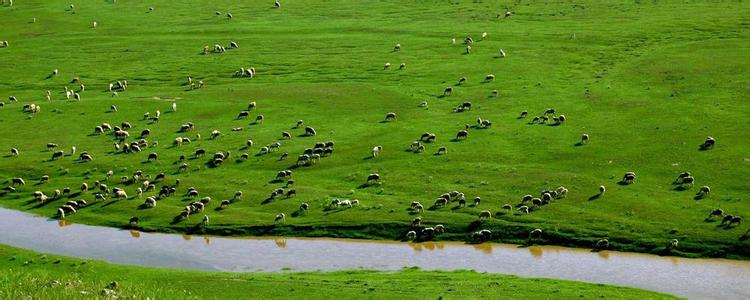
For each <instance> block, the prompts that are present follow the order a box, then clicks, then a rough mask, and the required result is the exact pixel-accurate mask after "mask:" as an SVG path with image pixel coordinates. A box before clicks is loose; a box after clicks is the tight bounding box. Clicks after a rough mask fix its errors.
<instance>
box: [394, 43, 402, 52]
mask: <svg viewBox="0 0 750 300" xmlns="http://www.w3.org/2000/svg"><path fill="white" fill-rule="evenodd" d="M393 51H395V52H398V51H401V44H396V46H394V47H393Z"/></svg>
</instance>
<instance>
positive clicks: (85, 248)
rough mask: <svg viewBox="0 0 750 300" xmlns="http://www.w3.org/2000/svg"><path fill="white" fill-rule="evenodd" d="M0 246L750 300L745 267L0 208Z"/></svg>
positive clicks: (169, 262)
mask: <svg viewBox="0 0 750 300" xmlns="http://www.w3.org/2000/svg"><path fill="white" fill-rule="evenodd" d="M0 228H2V230H0V243H3V244H7V245H12V246H17V247H21V248H27V249H31V250H35V251H39V252H45V253H54V254H61V255H67V256H72V257H79V258H89V259H100V260H104V261H108V262H112V263H118V264H128V265H138V266H154V267H168V268H179V269H196V270H209V271H228V272H277V271H282V270H292V271H316V270H321V271H333V270H347V269H359V268H363V269H374V270H399V269H401V268H404V267H411V266H417V267H420V268H422V269H426V270H456V269H471V270H476V271H480V272H488V273H502V274H513V275H518V276H524V277H547V278H559V279H568V280H577V281H585V282H595V283H606V284H614V285H620V286H629V287H637V288H642V289H648V290H655V291H661V292H665V293H668V294H673V295H678V296H683V297H689V298H699V299H706V298H716V299H750V262H747V261H734V260H725V259H687V258H678V257H660V256H655V255H647V254H636V253H623V252H614V251H602V252H597V253H594V252H591V251H589V250H585V249H573V248H564V247H553V246H544V247H519V246H516V245H505V244H482V245H465V244H461V243H420V244H412V243H398V242H370V241H355V240H336V239H304V238H288V239H284V238H276V239H274V238H257V239H255V238H253V239H243V238H224V237H203V236H183V235H176V234H152V233H140V232H135V231H126V230H118V229H113V228H107V227H95V226H86V225H78V224H63V223H61V222H58V221H56V220H49V219H46V218H42V217H35V216H32V215H28V214H25V213H22V212H18V211H14V210H9V209H4V208H0Z"/></svg>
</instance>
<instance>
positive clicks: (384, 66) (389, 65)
mask: <svg viewBox="0 0 750 300" xmlns="http://www.w3.org/2000/svg"><path fill="white" fill-rule="evenodd" d="M390 67H391V63H389V62H387V63H385V65H383V70H388V68H390Z"/></svg>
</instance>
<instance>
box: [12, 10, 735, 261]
mask: <svg viewBox="0 0 750 300" xmlns="http://www.w3.org/2000/svg"><path fill="white" fill-rule="evenodd" d="M11 5H12V0H11ZM280 6H281V5H280V3H279V2H278V1H276V2H275V4H274V7H276V8H280ZM71 9H74V7H72V6H71ZM219 14H221V13H219V12H217V15H219ZM502 15H504V16H505V17H510V16H511V13H510V12H507V13H505V14H498V17H500V16H502ZM227 17H228V18H232V14H231V13H228V14H227ZM94 27H96V22H95V23H94ZM481 36H482V39H484V38H487V36H488V34H487V33H486V32H485V33H483V34H482V35H481ZM463 41H464V42H463V43H464V46H465V54H471V53H472V52H471V51H472V45H474V39H472V38H471V37H469V36H466V37H465V38H464V40H463ZM455 42H456V41H455V39H452V43H454V44H455ZM0 47H9V43H8V41H2V42H0ZM226 48H227V47H224V46H222V45H220V44H215V45H214V46H213V47H212V48H211V47H209V46H205V47H203V51H202V53H203V54H204V55H208V54H210V53H217V54H219V53H224V52H225V51H227V49H226ZM228 48H229V49H236V48H239V45H238V44H237V42H235V41H231V42H230V43H229V47H228ZM403 49H405V48H402V45H401V44H400V43H397V44H396V45H395V46H394V48H393V51H394V52H400V51H405V50H403ZM498 53H499V55H498V56H497V57H498V58H505V57H507V53H506V52H505V51H504V50H503V49H498ZM390 66H391V64H390V63H385V65H384V68H383V69H385V70H388V69H389V68H390ZM399 68H400V69H405V68H406V64H405V63H401V64H400V67H399ZM257 74H258V73H257V71H256V69H255V67H252V66H250V67H247V68H245V67H243V68H241V69H240V70H239V71H236V72H235V76H238V77H249V78H254V77H255V76H257ZM59 75H60V71H59V70H58V69H54V70H53V71H52V72H51V73H50V74H49V76H50V77H54V76H59ZM187 78H188V79H187V85H189V86H190V88H191V89H195V88H203V87H204V86H205V84H204V82H203V81H197V82H196V81H194V80H193V78H192V77H190V76H188V77H187ZM467 80H468V79H467V78H466V77H461V78H460V79H459V80H458V83H457V84H456V85H455V86H449V87H446V88H445V89H444V90H443V93H442V96H440V97H439V98H445V97H451V96H452V95H453V94H454V93H455V91H456V90H457V89H459V88H461V86H462V85H463V84H465V83H466V82H467ZM493 80H495V75H493V74H486V75H485V76H484V81H485V82H491V81H493ZM71 84H77V85H78V89H77V90H76V91H73V90H72V89H69V88H68V87H67V86H65V87H63V89H64V91H65V97H66V99H68V100H70V99H71V97H72V98H73V100H72V101H81V97H82V95H83V94H84V92H85V91H86V86H85V85H84V84H83V83H81V82H80V79H79V78H77V77H76V78H73V80H71ZM127 89H128V82H127V80H124V79H119V80H115V81H113V82H112V83H109V84H108V85H107V86H106V88H105V90H106V91H107V92H110V93H112V96H117V95H118V92H119V93H122V92H124V91H126V90H127ZM490 95H491V96H492V97H497V96H498V95H499V92H498V91H497V90H491V91H490ZM46 97H47V100H48V101H52V100H51V92H50V91H47V92H46ZM8 101H9V103H8V104H7V105H8V106H10V105H13V104H14V103H16V102H18V99H17V98H16V97H15V96H9V97H8ZM427 105H428V104H427V101H425V102H422V103H421V104H420V106H422V107H427ZM0 106H3V107H4V106H6V103H4V102H0ZM257 108H258V104H257V103H256V102H254V101H253V102H250V103H249V104H248V106H247V108H246V109H244V110H241V111H240V112H239V113H238V114H237V115H236V119H238V120H239V119H248V118H251V115H252V114H253V112H254V111H256V110H257ZM168 109H169V110H171V111H172V112H177V105H176V102H173V103H172V104H171V105H170V107H169V108H168ZM471 109H472V103H471V102H468V101H466V102H462V103H460V104H458V105H457V106H456V107H455V108H454V109H453V112H455V113H462V112H466V111H470V110H471ZM22 111H23V112H25V113H28V114H37V113H40V111H41V108H40V106H39V105H38V104H33V103H30V104H26V105H24V106H23V109H22ZM110 111H111V112H113V113H116V112H117V111H118V108H117V107H116V106H115V105H112V106H111V107H110ZM528 115H529V113H528V111H522V112H521V114H520V116H519V117H518V118H519V119H524V118H527V117H528ZM161 117H162V114H161V112H160V111H159V110H157V111H155V112H154V113H151V112H146V113H144V115H143V120H132V123H131V122H121V123H120V124H119V125H117V123H115V125H114V126H113V125H111V124H110V123H101V124H96V125H95V126H93V135H94V136H110V135H111V138H112V140H114V143H113V145H114V149H115V151H116V152H117V153H124V154H134V153H140V152H143V151H148V152H149V154H148V155H147V161H156V160H159V159H160V158H159V154H158V152H157V151H158V149H160V148H159V147H158V146H159V144H158V142H157V141H155V140H149V138H150V135H151V129H149V128H144V129H142V130H141V132H140V134H139V135H137V136H136V135H135V134H131V133H130V132H129V130H132V128H133V127H134V126H133V125H132V124H134V123H135V122H146V123H147V125H146V126H159V121H160V119H161ZM253 120H254V123H255V124H262V123H263V122H264V120H265V117H264V116H263V115H262V114H256V115H255V117H254V118H253ZM396 120H397V113H396V112H388V113H386V115H385V118H384V122H394V121H396ZM567 121H568V117H566V116H565V115H563V114H558V112H557V110H556V109H554V108H548V109H546V110H544V111H543V112H542V113H541V114H540V115H538V116H535V117H533V119H532V120H530V121H529V122H528V124H547V125H550V126H560V125H564V124H565V123H566V122H567ZM491 127H492V122H491V121H490V120H489V119H483V118H481V117H479V118H477V122H476V125H473V126H472V125H469V124H466V125H465V126H463V128H460V129H458V131H457V133H456V135H455V141H462V140H466V139H468V137H469V133H470V131H471V130H473V129H491ZM292 128H293V129H292V130H300V131H302V134H301V135H300V136H302V137H315V136H316V135H317V132H316V130H315V128H313V127H311V126H307V125H305V124H304V121H303V120H299V121H297V122H296V124H295V126H294V127H292ZM242 129H243V128H242V127H237V128H232V129H231V130H232V131H241V130H242ZM178 131H179V133H180V136H178V137H175V138H174V140H173V142H172V146H173V147H172V148H170V149H171V150H166V151H179V149H180V147H181V146H183V145H185V144H189V143H191V142H193V141H194V140H200V139H201V135H200V134H199V133H194V132H195V131H196V125H195V124H194V123H192V122H187V123H185V124H182V125H180V126H179V130H178ZM193 133H194V134H193ZM222 135H223V134H222V132H221V131H220V130H219V129H212V130H211V133H210V135H209V136H208V139H209V140H215V141H216V140H219V139H220V138H221V137H222ZM292 136H293V135H292V133H291V132H289V131H284V132H281V135H280V138H281V141H283V140H289V139H292ZM436 139H437V136H436V134H434V133H430V132H425V133H424V134H422V135H421V136H420V137H419V138H418V139H417V140H414V141H409V142H408V144H409V146H408V150H409V151H413V152H416V153H419V152H423V151H426V145H427V144H432V143H435V142H436ZM281 141H275V142H272V143H269V144H267V145H265V146H261V147H259V150H258V152H257V154H255V155H271V154H272V153H275V152H277V151H280V149H281V148H282V142H281ZM589 141H590V136H589V135H588V134H587V133H583V134H582V135H581V140H580V142H579V144H580V145H585V144H587V143H589ZM101 143H111V140H109V139H105V138H102V139H101ZM217 143H220V142H217ZM715 143H716V140H715V139H714V138H713V137H708V138H706V140H705V141H704V142H703V143H702V144H701V145H700V147H699V148H700V149H701V150H709V149H711V148H713V147H714V145H715ZM405 144H407V143H405ZM334 145H335V144H334V142H333V141H325V142H315V143H313V144H312V145H311V146H310V147H309V148H306V149H304V151H303V152H302V153H300V154H298V155H297V156H296V161H295V162H294V166H295V167H312V166H314V165H315V164H317V163H319V162H320V161H321V160H322V159H324V158H326V157H329V156H331V155H332V154H333V153H334ZM252 147H256V145H255V142H254V141H253V140H250V139H248V140H247V141H246V142H245V144H244V145H242V148H241V149H243V150H249V149H251V148H252ZM46 148H47V149H48V151H50V152H51V161H56V160H60V159H63V158H64V157H65V155H66V151H64V150H62V149H61V147H60V146H59V145H57V144H56V143H47V145H46ZM69 149H70V150H69V152H68V153H69V154H70V155H71V156H73V157H76V156H75V155H78V156H77V160H78V161H80V162H87V161H92V160H93V159H94V156H93V155H92V154H91V153H89V152H87V151H82V152H80V153H77V148H76V147H75V146H70V148H69ZM147 149H148V150H147ZM161 149H164V148H161ZM383 151H384V149H383V146H382V145H376V146H374V147H373V148H371V149H370V154H371V157H372V158H373V159H377V158H378V157H379V156H380V155H381V154H382V152H383ZM435 153H436V154H439V155H446V154H447V153H448V149H447V147H445V146H440V147H438V148H437V150H436V152H435ZM10 154H11V159H12V158H14V157H18V156H19V155H21V151H20V150H19V149H17V148H12V149H10ZM206 154H207V151H206V150H205V149H198V150H196V151H195V152H194V153H193V154H192V155H191V156H192V158H195V159H198V158H202V157H204V156H205V155H206ZM288 155H289V153H287V152H282V153H281V154H280V155H279V160H285V159H287V157H288ZM249 156H250V153H248V152H243V153H241V154H240V155H239V159H241V160H246V159H248V158H249ZM231 157H232V153H231V151H230V150H225V151H218V152H215V153H213V155H209V158H208V159H207V160H206V165H208V166H209V167H212V168H218V167H221V166H222V164H223V162H225V161H227V160H228V159H230V158H231ZM188 168H189V165H188V162H187V161H186V156H185V155H182V156H180V159H179V167H178V170H177V171H178V172H185V171H187V170H188ZM167 171H168V170H162V172H158V173H155V174H146V173H144V172H143V171H141V170H137V171H135V172H133V173H132V174H130V175H128V176H122V177H121V178H120V181H119V183H114V184H111V183H109V182H111V177H113V176H114V172H113V171H109V172H107V173H106V174H105V175H104V178H102V179H101V180H97V181H94V182H93V183H91V188H92V191H91V192H92V193H93V198H94V202H96V201H103V200H105V199H109V198H112V199H114V200H119V199H133V198H136V199H141V198H142V197H144V194H145V193H151V192H153V193H154V195H152V196H145V198H143V204H142V208H145V209H155V208H156V207H157V206H158V203H159V202H160V201H162V200H164V199H167V198H169V197H172V196H174V195H176V194H177V193H178V191H179V189H180V180H179V179H174V180H172V183H169V184H168V183H167V176H166V172H167ZM292 174H293V172H292V170H281V171H278V172H277V173H276V176H275V178H274V180H273V181H274V182H275V183H283V184H284V185H283V187H278V188H275V189H273V190H272V191H271V192H270V193H269V196H268V198H267V199H266V200H265V201H273V200H275V199H277V198H280V197H283V198H291V197H294V196H296V195H297V191H296V190H295V189H294V184H295V181H294V180H293V179H292ZM381 179H382V178H381V175H380V174H378V173H372V174H369V175H368V176H367V178H366V183H365V184H368V185H372V184H379V183H380V182H381ZM49 181H50V177H49V176H48V175H43V176H41V177H40V179H39V182H40V183H41V184H46V183H48V182H49ZM635 181H636V174H635V173H634V172H627V173H625V174H624V175H623V177H622V180H621V181H620V184H623V185H629V184H634V183H635ZM108 184H111V185H118V184H119V185H121V186H125V187H129V188H130V189H131V190H133V191H134V193H135V196H133V197H129V196H128V194H127V193H126V191H125V190H124V189H123V188H120V187H116V186H113V187H111V188H110V187H109V186H108ZM674 184H675V185H676V186H677V188H680V189H689V188H691V187H692V186H693V185H694V184H695V178H694V177H693V176H692V175H691V174H690V173H689V172H684V173H681V174H679V176H678V178H677V179H676V180H675V181H674ZM25 185H26V181H25V180H24V179H23V178H21V177H15V178H12V179H11V180H10V185H9V186H7V187H6V188H5V190H6V191H7V192H17V190H16V188H17V187H21V186H25ZM79 189H80V192H81V193H80V194H83V193H87V192H89V191H90V185H89V183H88V182H83V183H81V185H80V188H79ZM605 192H606V187H605V186H604V185H602V186H600V187H599V196H602V195H604V194H605ZM710 192H711V189H710V187H709V186H702V187H700V188H699V189H698V191H697V194H696V199H700V198H705V197H708V196H709V195H710ZM32 196H33V197H34V199H35V200H36V201H38V202H40V203H46V202H49V201H54V200H58V199H62V198H63V197H68V198H70V197H71V189H70V188H69V187H64V188H63V189H62V190H60V189H55V190H54V191H53V193H52V195H47V194H45V193H44V192H42V191H34V192H33V193H32ZM200 196H201V193H200V192H199V190H198V189H197V188H195V187H188V188H186V189H184V197H186V198H190V199H195V200H194V201H192V202H190V204H189V205H186V206H185V207H184V208H182V209H181V210H180V211H175V222H180V221H183V220H187V219H189V218H190V216H192V215H196V214H203V216H202V217H201V221H200V223H199V224H200V225H201V226H209V216H208V214H206V213H205V211H206V208H207V207H208V206H209V205H215V204H214V201H213V198H212V197H210V196H203V197H200ZM567 196H568V189H567V188H566V187H564V186H560V187H557V188H554V189H547V190H544V191H541V192H540V193H538V194H536V193H530V194H526V195H523V196H521V197H520V201H519V202H518V203H504V204H503V205H502V206H501V207H499V208H496V209H499V210H500V211H499V212H495V213H493V208H491V207H488V208H487V209H484V210H482V211H480V212H479V214H478V219H479V220H481V221H486V220H489V219H492V218H493V217H494V216H495V215H497V214H499V215H502V214H509V213H513V211H515V212H516V213H517V214H519V215H525V214H530V213H533V212H534V211H536V210H539V209H542V208H543V207H544V206H546V205H550V204H552V203H554V202H556V201H561V200H563V199H565V198H566V197H567ZM242 197H243V192H242V191H236V192H235V193H234V194H232V195H231V197H229V198H227V199H223V200H220V201H218V202H219V205H218V208H219V209H227V208H229V207H230V206H231V205H233V204H234V203H236V202H237V201H239V200H241V199H242ZM470 199H471V200H468V201H470V204H469V205H471V206H473V207H479V206H480V205H481V203H482V199H481V197H479V196H476V197H474V198H470ZM90 202H91V201H86V200H84V199H79V200H69V201H66V202H65V203H64V204H62V205H60V206H59V208H58V209H57V217H59V218H60V219H64V218H66V217H67V216H70V215H71V214H75V213H78V212H81V211H82V210H84V209H85V208H86V207H87V206H90V205H92V204H93V203H90ZM453 202H455V203H457V207H458V208H463V207H466V205H467V197H466V195H465V194H464V193H461V192H459V191H449V192H446V193H443V194H441V195H440V196H438V197H437V198H436V199H435V200H434V202H433V203H432V205H430V206H429V207H428V209H432V210H439V209H442V208H445V207H446V206H448V205H449V204H450V203H453ZM359 204H360V200H358V199H333V200H332V201H331V202H330V204H329V205H328V207H326V208H325V209H344V208H352V207H355V206H358V205H359ZM309 209H311V205H310V204H308V203H301V204H300V205H299V209H298V211H296V212H294V213H299V212H304V211H307V210H309ZM408 210H409V212H410V213H411V214H417V215H421V214H423V213H424V211H425V205H423V204H422V203H420V202H419V201H413V202H412V203H411V205H410V206H409V208H408ZM288 213H290V212H279V213H278V214H276V215H275V216H274V218H273V219H272V220H269V222H270V221H273V224H281V223H284V222H286V220H287V214H288ZM713 218H720V219H721V224H722V225H725V226H727V227H732V226H739V225H740V224H741V222H742V217H741V216H737V215H731V214H728V213H725V211H724V210H722V209H720V208H716V209H714V210H712V211H711V212H709V214H708V219H713ZM139 221H140V218H139V217H137V216H136V217H132V218H130V219H129V220H128V223H129V224H130V225H131V226H137V224H138V222H139ZM423 222H424V221H423V218H422V217H421V216H418V217H416V218H414V219H413V221H412V222H411V224H410V227H409V228H408V230H407V231H406V232H405V233H404V234H403V235H402V236H401V238H403V239H405V240H430V239H433V238H434V237H435V236H436V235H439V234H442V233H444V232H446V230H448V229H447V228H446V226H444V225H442V224H436V225H434V226H423ZM543 238H544V231H543V229H541V228H535V229H533V230H530V231H529V241H530V242H534V241H539V240H543ZM467 239H468V240H469V241H470V242H485V241H489V240H492V239H493V233H492V232H491V231H490V230H488V229H480V230H478V231H476V232H473V233H471V234H470V235H469V236H468V237H467ZM667 244H668V245H667V247H669V248H676V247H678V241H677V240H670V241H668V243H667ZM594 246H595V247H596V248H599V249H607V248H609V247H610V242H609V240H608V239H601V240H599V241H598V242H596V244H595V245H594Z"/></svg>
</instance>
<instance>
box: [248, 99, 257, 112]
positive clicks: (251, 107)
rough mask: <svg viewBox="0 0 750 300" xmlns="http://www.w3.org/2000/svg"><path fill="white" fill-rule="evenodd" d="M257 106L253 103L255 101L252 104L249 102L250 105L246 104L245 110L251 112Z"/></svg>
mask: <svg viewBox="0 0 750 300" xmlns="http://www.w3.org/2000/svg"><path fill="white" fill-rule="evenodd" d="M257 106H258V103H255V101H252V102H250V103H248V104H247V110H248V111H252V110H253V109H255V108H256V107H257Z"/></svg>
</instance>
